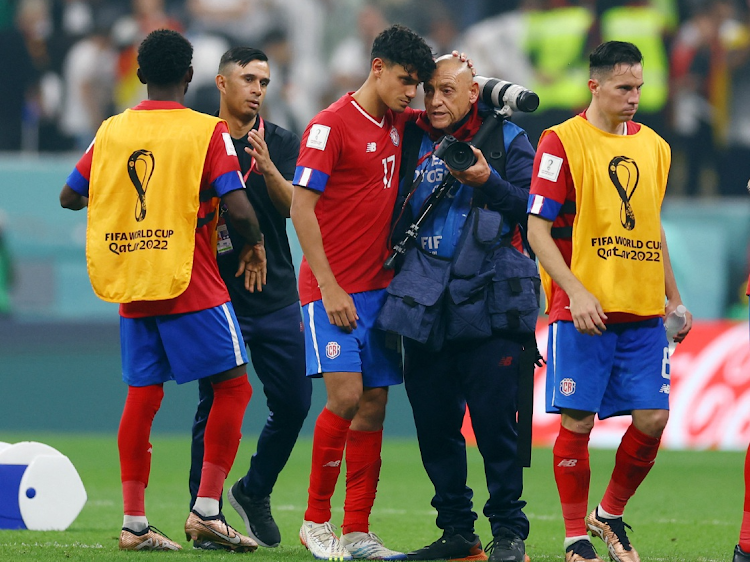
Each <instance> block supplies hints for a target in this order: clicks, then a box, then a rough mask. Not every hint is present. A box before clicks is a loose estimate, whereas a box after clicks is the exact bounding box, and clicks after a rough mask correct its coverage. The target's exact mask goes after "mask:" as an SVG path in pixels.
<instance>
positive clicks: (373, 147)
mask: <svg viewBox="0 0 750 562" xmlns="http://www.w3.org/2000/svg"><path fill="white" fill-rule="evenodd" d="M377 149H378V143H376V142H368V143H367V151H366V152H375V151H376V150H377Z"/></svg>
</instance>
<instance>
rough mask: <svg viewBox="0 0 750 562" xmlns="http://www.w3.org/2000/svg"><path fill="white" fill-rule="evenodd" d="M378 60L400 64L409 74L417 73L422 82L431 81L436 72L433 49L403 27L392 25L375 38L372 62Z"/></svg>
mask: <svg viewBox="0 0 750 562" xmlns="http://www.w3.org/2000/svg"><path fill="white" fill-rule="evenodd" d="M376 58H378V59H383V60H384V61H386V62H387V63H389V64H400V65H401V66H403V67H404V68H405V69H406V71H407V72H409V73H412V72H416V73H417V76H418V77H419V81H420V82H426V81H427V80H429V79H430V77H431V76H432V73H433V72H434V71H435V61H434V60H433V54H432V49H430V47H429V46H428V45H427V43H425V40H424V39H422V38H421V37H420V36H419V35H417V34H416V33H414V32H413V31H412V30H411V29H409V28H408V27H404V26H403V25H398V24H396V25H392V26H391V27H389V28H388V29H386V30H384V31H381V32H380V35H378V36H377V37H376V38H375V41H374V42H373V43H372V52H371V53H370V61H373V60H374V59H376Z"/></svg>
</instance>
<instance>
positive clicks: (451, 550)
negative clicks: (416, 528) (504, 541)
mask: <svg viewBox="0 0 750 562" xmlns="http://www.w3.org/2000/svg"><path fill="white" fill-rule="evenodd" d="M406 559H407V560H487V554H485V552H484V550H482V541H480V540H479V536H478V535H475V534H473V533H472V535H471V539H466V538H465V537H464V536H462V535H460V534H458V533H455V534H449V533H448V531H444V532H443V536H442V537H440V538H439V539H438V540H436V541H435V542H434V543H432V544H428V545H427V546H425V547H423V548H420V549H419V550H414V551H412V552H409V553H407V554H406Z"/></svg>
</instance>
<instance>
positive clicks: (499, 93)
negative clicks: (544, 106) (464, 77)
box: [474, 76, 539, 113]
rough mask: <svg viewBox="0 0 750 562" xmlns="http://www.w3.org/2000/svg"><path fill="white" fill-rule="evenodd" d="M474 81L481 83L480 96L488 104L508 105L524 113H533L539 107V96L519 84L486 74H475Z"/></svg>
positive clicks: (496, 105)
mask: <svg viewBox="0 0 750 562" xmlns="http://www.w3.org/2000/svg"><path fill="white" fill-rule="evenodd" d="M474 82H476V83H477V84H479V97H480V98H481V99H482V101H483V102H484V103H486V104H487V105H494V106H495V107H503V106H505V105H507V106H508V107H510V108H511V109H512V110H513V111H523V112H524V113H531V112H532V111H536V109H537V108H538V107H539V96H538V95H536V94H535V93H534V92H532V91H531V90H527V89H526V88H524V87H523V86H519V85H518V84H513V83H512V82H507V81H505V80H498V79H497V78H486V77H484V76H475V77H474Z"/></svg>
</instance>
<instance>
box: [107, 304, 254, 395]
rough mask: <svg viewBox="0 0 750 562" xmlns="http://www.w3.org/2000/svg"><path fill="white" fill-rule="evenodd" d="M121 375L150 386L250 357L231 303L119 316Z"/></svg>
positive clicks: (179, 380) (185, 379)
mask: <svg viewBox="0 0 750 562" xmlns="http://www.w3.org/2000/svg"><path fill="white" fill-rule="evenodd" d="M120 347H121V349H122V380H123V381H125V382H126V383H127V384H128V385H130V386H148V385H151V384H160V383H164V382H166V381H170V380H174V381H176V382H177V384H182V383H185V382H190V381H194V380H197V379H202V378H205V377H209V376H211V375H217V374H219V373H223V372H224V371H228V370H230V369H233V368H235V367H238V366H240V365H244V364H245V363H247V352H246V351H245V342H243V341H242V334H241V332H240V327H239V324H238V323H237V317H236V316H235V314H234V308H232V303H231V302H227V303H224V304H222V305H220V306H217V307H215V308H208V309H206V310H199V311H197V312H187V313H184V314H165V315H163V316H148V317H145V318H122V317H120Z"/></svg>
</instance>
